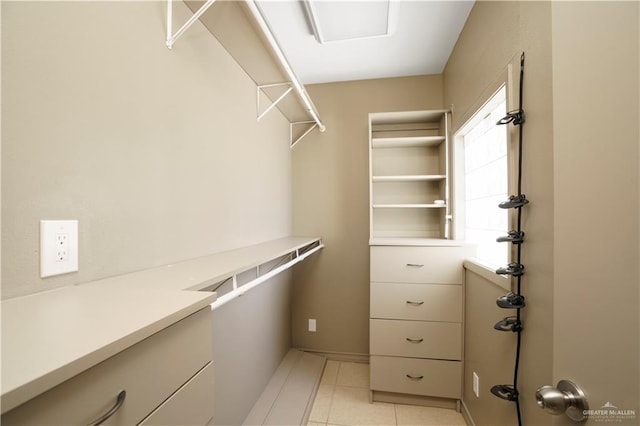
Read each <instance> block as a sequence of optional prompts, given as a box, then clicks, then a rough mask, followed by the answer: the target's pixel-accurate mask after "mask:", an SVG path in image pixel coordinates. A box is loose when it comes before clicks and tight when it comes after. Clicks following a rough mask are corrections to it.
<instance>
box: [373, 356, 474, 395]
mask: <svg viewBox="0 0 640 426" xmlns="http://www.w3.org/2000/svg"><path fill="white" fill-rule="evenodd" d="M370 362H371V364H370V369H371V389H372V390H377V391H386V392H397V393H407V394H413V395H426V396H436V397H442V398H455V399H460V398H461V396H462V393H461V390H462V362H460V361H440V360H433V359H416V358H397V357H386V356H371V361H370Z"/></svg>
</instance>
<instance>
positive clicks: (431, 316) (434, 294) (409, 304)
mask: <svg viewBox="0 0 640 426" xmlns="http://www.w3.org/2000/svg"><path fill="white" fill-rule="evenodd" d="M370 294H371V311H370V316H371V318H385V319H406V320H418V321H448V322H462V286H461V285H441V284H402V283H384V282H372V283H371V289H370Z"/></svg>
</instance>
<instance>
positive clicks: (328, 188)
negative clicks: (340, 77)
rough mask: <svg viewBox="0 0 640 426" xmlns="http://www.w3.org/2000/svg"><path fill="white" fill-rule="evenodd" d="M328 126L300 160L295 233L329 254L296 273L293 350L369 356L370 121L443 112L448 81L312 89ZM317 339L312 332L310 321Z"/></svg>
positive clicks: (301, 149)
mask: <svg viewBox="0 0 640 426" xmlns="http://www.w3.org/2000/svg"><path fill="white" fill-rule="evenodd" d="M307 90H308V92H309V94H310V96H311V98H312V99H313V102H314V103H315V105H316V107H317V109H318V111H319V113H320V115H321V117H322V119H323V121H324V123H325V124H326V126H327V130H326V132H325V133H318V132H314V133H312V134H310V135H309V136H307V137H306V138H305V139H304V140H303V141H302V142H300V143H299V144H298V145H297V146H296V148H295V149H294V153H293V199H294V206H293V211H294V221H293V222H294V225H293V229H294V233H295V234H298V235H320V236H322V238H323V239H324V241H325V243H326V247H325V248H324V249H323V250H322V252H320V253H319V254H318V255H315V256H313V257H312V258H309V259H307V260H306V261H305V262H303V263H302V264H300V265H298V266H296V268H295V269H294V275H293V276H294V282H295V285H294V291H293V308H292V309H293V311H292V315H293V316H292V327H293V345H294V347H299V348H306V349H313V350H319V351H327V352H339V353H355V354H361V355H362V354H365V355H366V354H368V353H369V245H368V244H369V222H368V217H369V214H368V211H369V210H368V205H369V184H368V176H369V172H368V167H369V160H368V158H369V157H368V148H367V147H368V140H369V139H368V135H367V132H368V113H369V112H380V111H402V110H419V109H436V108H442V105H443V104H442V81H441V76H421V77H408V78H393V79H380V80H366V81H355V82H345V83H333V84H318V85H312V86H309V87H308V88H307ZM308 318H315V319H316V320H317V330H318V331H317V332H316V333H309V332H308V331H307V319H308Z"/></svg>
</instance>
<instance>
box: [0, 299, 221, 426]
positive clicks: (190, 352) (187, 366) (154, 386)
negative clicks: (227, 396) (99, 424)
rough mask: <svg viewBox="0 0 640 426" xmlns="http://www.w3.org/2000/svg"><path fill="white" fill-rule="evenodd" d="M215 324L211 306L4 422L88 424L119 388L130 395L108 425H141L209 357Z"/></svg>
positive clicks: (9, 415)
mask: <svg viewBox="0 0 640 426" xmlns="http://www.w3.org/2000/svg"><path fill="white" fill-rule="evenodd" d="M116 314H117V313H116V312H114V315H116ZM211 328H212V322H211V309H210V308H209V307H207V308H205V309H202V310H201V311H199V312H197V313H195V314H193V315H191V316H189V317H187V318H185V319H183V320H182V321H179V322H177V323H175V324H173V325H172V326H170V327H167V328H165V329H164V330H162V331H160V332H158V333H156V334H154V335H152V336H150V337H148V338H147V339H145V340H143V341H141V342H140V343H138V344H136V345H134V346H131V347H130V348H128V349H126V350H124V351H122V352H120V353H118V354H116V355H114V356H113V357H111V358H109V359H107V360H105V361H103V362H101V363H100V364H98V365H96V366H94V367H92V368H90V369H88V370H86V371H84V372H83V373H81V374H79V375H77V376H75V377H73V378H71V379H69V380H67V381H66V382H64V383H62V384H60V385H58V386H56V387H55V388H53V389H51V390H49V391H47V392H45V393H43V394H42V395H40V396H38V397H36V398H34V399H32V400H31V401H28V402H26V403H25V404H23V405H21V406H19V407H16V408H15V409H13V410H11V411H9V412H7V413H5V414H4V415H3V416H2V424H3V425H5V426H6V425H13V424H28V425H65V426H70V425H86V424H89V423H91V422H93V421H94V420H95V419H97V418H99V417H100V416H101V415H102V414H104V413H105V412H107V411H108V410H109V409H110V408H111V407H112V406H113V405H114V404H115V401H116V396H117V395H118V393H120V391H121V390H125V391H126V399H125V401H124V403H123V404H122V406H121V408H120V409H119V410H118V411H117V412H116V413H115V414H114V415H113V416H112V417H111V418H110V419H109V420H108V421H107V423H105V424H110V425H116V424H117V425H133V424H137V423H139V422H140V421H141V420H142V419H144V418H145V417H146V416H147V415H148V414H149V413H150V412H152V411H153V410H154V409H155V408H156V407H158V406H159V405H160V404H161V403H162V402H163V401H164V400H166V399H167V398H168V397H169V396H171V394H173V393H174V392H175V391H176V390H177V389H179V388H180V387H181V386H182V385H184V384H185V383H186V382H187V381H188V380H189V379H190V378H191V377H193V376H194V375H195V374H196V373H197V372H198V371H199V370H201V369H202V368H203V367H204V366H205V365H206V364H207V363H208V362H210V361H211V357H212V348H211V339H212V331H211ZM96 332H99V330H96ZM43 356H46V354H43Z"/></svg>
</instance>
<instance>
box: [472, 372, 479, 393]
mask: <svg viewBox="0 0 640 426" xmlns="http://www.w3.org/2000/svg"><path fill="white" fill-rule="evenodd" d="M473 393H474V394H475V396H476V398H480V378H479V377H478V374H477V373H476V372H475V371H474V372H473Z"/></svg>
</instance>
